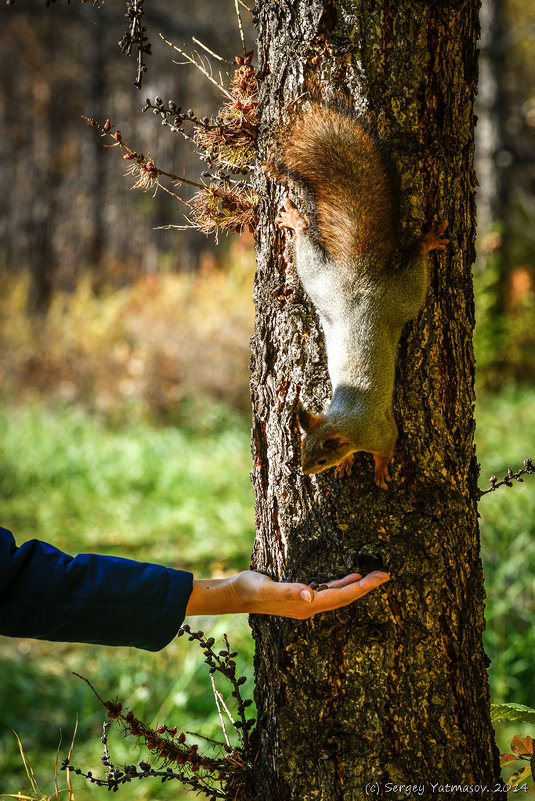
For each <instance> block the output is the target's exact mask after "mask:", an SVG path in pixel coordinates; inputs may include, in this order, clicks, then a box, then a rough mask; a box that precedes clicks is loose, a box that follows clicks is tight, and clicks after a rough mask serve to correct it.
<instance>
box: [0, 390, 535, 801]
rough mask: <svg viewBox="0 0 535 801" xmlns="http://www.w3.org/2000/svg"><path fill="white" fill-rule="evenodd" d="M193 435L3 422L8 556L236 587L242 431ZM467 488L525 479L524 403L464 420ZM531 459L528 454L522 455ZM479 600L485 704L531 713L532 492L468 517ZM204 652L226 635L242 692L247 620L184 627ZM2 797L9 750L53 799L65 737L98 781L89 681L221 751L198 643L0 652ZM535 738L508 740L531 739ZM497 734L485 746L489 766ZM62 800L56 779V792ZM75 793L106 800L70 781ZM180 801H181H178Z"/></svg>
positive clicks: (93, 424)
mask: <svg viewBox="0 0 535 801" xmlns="http://www.w3.org/2000/svg"><path fill="white" fill-rule="evenodd" d="M201 417H202V419H203V421H204V422H203V425H202V426H199V425H196V424H193V423H192V422H191V421H189V423H188V421H182V424H181V427H180V428H172V427H166V428H163V427H162V428H155V427H151V426H150V425H148V424H143V423H140V422H139V420H137V419H136V421H135V423H133V424H129V423H128V420H127V419H125V420H124V421H123V422H122V424H121V425H120V426H115V427H110V426H109V425H107V424H106V423H105V422H104V421H102V420H99V419H98V418H95V417H91V416H89V415H87V414H86V413H84V412H82V411H80V410H78V409H75V408H69V407H67V406H56V407H54V408H47V407H45V406H44V405H34V406H23V407H21V408H17V409H15V407H14V406H13V405H12V404H11V405H10V404H7V403H5V404H4V405H3V406H0V498H1V512H2V514H1V519H2V525H4V526H6V527H8V528H11V529H12V530H13V532H14V533H15V536H16V538H17V541H18V542H23V541H24V540H26V539H29V538H32V537H37V538H40V539H44V540H47V541H50V542H52V543H53V544H54V545H57V546H58V547H60V548H62V549H63V550H65V551H67V552H71V553H79V552H84V551H92V552H101V553H108V554H109V553H112V554H116V555H119V556H128V557H132V558H135V559H147V560H151V561H157V562H161V563H164V564H168V565H172V566H176V567H184V568H186V569H191V570H192V571H193V572H194V573H195V574H196V575H198V576H208V575H213V574H219V575H220V574H221V573H223V572H224V571H226V572H235V571H236V570H238V569H241V568H244V567H246V566H247V564H248V560H249V554H250V551H251V547H252V542H253V511H252V510H253V502H252V492H251V488H250V484H249V476H248V474H249V470H250V446H249V424H248V422H247V421H243V420H242V419H240V418H236V417H232V416H229V414H228V413H227V412H225V411H224V410H222V409H217V408H215V407H214V408H212V409H210V410H209V411H207V412H206V414H203V415H201ZM477 419H478V428H477V454H478V458H479V461H480V462H481V464H482V473H481V480H480V485H481V486H482V487H483V486H486V485H487V481H488V477H489V476H490V475H493V474H496V475H497V476H498V477H501V476H502V475H504V474H505V472H506V470H507V467H509V466H512V467H514V468H515V469H516V468H517V467H520V466H521V465H522V460H523V459H524V458H526V457H527V456H532V457H533V458H535V452H534V451H533V450H532V452H531V453H530V451H529V449H530V446H533V445H535V390H534V389H531V390H524V391H513V390H510V391H507V392H504V393H502V394H501V395H500V396H499V397H493V398H492V397H485V396H483V397H482V398H481V399H480V401H479V402H478V406H477ZM534 450H535V449H534ZM480 511H481V541H482V555H483V561H484V568H485V575H486V586H487V598H488V601H487V619H488V626H487V632H486V649H487V651H488V653H489V654H490V656H491V658H492V664H491V668H490V677H491V682H492V695H493V700H495V701H516V702H518V703H524V704H527V705H529V706H535V695H534V693H535V679H534V671H533V653H534V650H535V649H534V645H535V624H534V620H535V603H534V596H533V576H534V575H535V536H534V535H535V476H532V477H528V478H527V479H526V481H525V482H524V484H515V486H514V487H512V488H507V487H503V488H502V489H500V490H499V491H497V492H495V493H493V494H489V495H487V496H485V497H484V498H483V499H482V501H481V505H480ZM196 622H198V625H199V627H201V628H203V629H204V630H205V631H207V630H210V632H211V633H212V634H213V635H214V636H216V635H217V636H221V635H222V633H223V632H225V631H226V632H228V634H229V636H230V638H231V644H232V645H233V646H235V647H236V649H237V650H238V649H239V650H240V657H239V659H240V660H241V665H242V670H243V672H244V673H245V675H247V676H248V677H249V683H248V684H246V685H245V686H246V687H249V688H251V689H252V681H251V674H252V643H251V639H250V635H249V631H248V626H247V621H246V619H245V616H235V617H232V618H230V617H223V618H220V619H218V620H217V621H214V619H208V618H205V619H203V620H200V621H194V622H193V624H192V625H194V626H195V623H196ZM0 643H1V646H2V651H1V657H0V698H1V704H0V793H1V792H17V791H18V790H19V789H21V787H22V786H23V785H25V786H26V787H27V786H28V782H27V780H26V778H25V773H24V768H23V766H22V762H21V759H20V755H19V751H18V746H17V742H16V739H15V737H14V736H13V734H12V733H11V731H10V727H11V728H13V729H15V730H16V731H17V732H18V734H19V736H20V737H21V740H22V742H23V746H24V749H25V752H26V754H27V756H28V757H29V759H30V761H31V763H32V767H33V769H34V771H35V773H36V776H37V778H38V779H39V781H40V784H41V786H42V789H43V790H44V791H46V792H48V793H52V792H53V790H54V777H53V773H54V763H55V758H56V748H57V745H58V740H59V732H60V730H61V732H62V736H63V745H62V748H61V759H62V758H63V757H64V756H65V755H66V753H67V751H68V747H69V743H70V739H71V736H72V731H73V728H74V725H75V721H76V719H77V718H78V720H79V732H78V735H77V741H76V746H75V750H74V758H73V762H74V763H75V764H78V765H79V766H81V767H82V766H83V767H84V768H86V769H87V768H89V769H93V770H94V771H95V773H97V772H98V773H99V775H101V769H100V765H99V755H100V753H101V744H100V741H99V738H100V734H101V726H102V721H103V720H104V714H103V711H102V710H101V708H100V706H99V704H98V702H97V701H96V699H95V698H94V696H93V694H92V693H91V691H90V689H89V688H88V687H87V686H86V685H85V683H83V682H82V681H80V679H78V678H76V677H75V676H73V675H72V671H76V672H79V673H82V675H84V676H87V678H89V679H90V680H91V681H92V682H93V683H94V684H95V686H96V687H97V689H98V690H99V692H100V694H101V695H102V696H103V697H104V698H115V697H118V698H119V699H120V700H122V701H123V702H124V703H125V704H126V705H127V706H128V707H130V708H132V709H134V711H135V713H136V714H137V715H138V716H139V717H141V718H142V719H145V720H146V721H147V722H148V723H162V722H165V723H167V724H168V725H173V724H176V725H177V726H178V727H179V728H180V729H184V728H187V729H190V730H193V731H199V732H200V733H202V734H204V735H206V736H209V737H210V736H213V737H216V738H219V734H220V732H219V722H218V718H217V714H216V711H215V705H214V702H213V698H212V693H211V689H210V683H209V678H208V673H207V671H206V669H205V667H204V663H203V657H202V654H201V653H200V651H199V650H198V648H197V647H196V644H195V643H188V642H187V641H186V640H184V639H182V640H179V641H177V642H174V643H171V644H170V645H169V646H168V647H167V648H166V649H164V650H163V651H161V652H160V653H157V654H151V653H148V652H142V651H136V650H134V649H123V648H116V649H114V648H103V647H97V646H85V645H71V644H51V643H45V642H37V641H30V640H21V641H18V640H11V639H8V638H1V639H0ZM533 728H534V727H528V726H522V729H521V730H519V731H515V732H513V733H519V734H522V735H526V734H529V735H531V736H534V735H535V731H533ZM507 738H509V739H510V736H509V730H503V732H502V730H501V729H500V730H498V745H499V747H500V750H502V751H503V750H506V749H507V747H508V739H507ZM110 742H111V753H112V756H113V757H114V758H115V760H116V762H117V763H118V764H121V763H125V762H126V763H133V762H136V761H139V760H140V759H143V758H144V756H145V755H144V753H143V752H142V751H140V750H136V748H135V747H134V746H133V745H132V743H131V742H130V741H129V740H124V739H123V738H122V736H121V735H120V733H119V732H118V731H117V732H116V734H115V735H112V737H111V738H110ZM61 786H65V783H64V781H63V777H62V775H60V787H61ZM75 787H79V788H82V789H81V790H80V791H78V792H77V793H76V798H77V799H79V798H80V797H82V796H83V795H85V794H86V793H87V794H89V795H90V796H91V797H92V798H93V799H97V798H99V799H100V798H103V797H104V792H105V791H104V790H99V789H95V788H91V787H90V786H89V785H87V783H86V782H84V781H83V780H81V779H78V780H77V781H75ZM123 794H126V796H127V797H128V799H129V801H131V800H132V801H136V799H147V798H158V799H162V800H163V799H166V798H173V799H176V800H177V801H181V799H183V798H186V796H185V795H184V794H183V792H182V790H181V788H179V786H178V785H171V784H169V785H160V784H159V783H158V782H156V783H152V782H149V781H145V782H137V783H134V784H133V785H130V786H129V789H128V790H124V791H123ZM191 797H192V796H191V795H190V796H188V798H191Z"/></svg>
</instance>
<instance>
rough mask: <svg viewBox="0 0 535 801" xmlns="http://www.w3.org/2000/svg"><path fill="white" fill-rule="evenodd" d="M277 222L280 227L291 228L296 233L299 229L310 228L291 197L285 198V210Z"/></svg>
mask: <svg viewBox="0 0 535 801" xmlns="http://www.w3.org/2000/svg"><path fill="white" fill-rule="evenodd" d="M275 222H276V223H277V225H278V226H279V228H291V230H292V231H295V233H296V234H297V233H299V231H306V230H307V228H308V222H307V221H306V219H305V218H304V217H302V216H301V214H299V212H298V211H297V209H296V208H295V206H294V204H293V203H292V201H291V200H290V198H289V197H285V198H284V203H283V211H281V212H280V214H279V216H278V217H277V219H276V220H275Z"/></svg>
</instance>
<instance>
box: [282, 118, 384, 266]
mask: <svg viewBox="0 0 535 801" xmlns="http://www.w3.org/2000/svg"><path fill="white" fill-rule="evenodd" d="M279 158H280V160H277V163H276V164H275V165H273V166H274V168H275V169H274V173H275V175H279V176H280V175H281V174H283V175H286V176H287V177H289V178H291V179H293V180H295V181H296V182H297V183H304V184H305V185H306V187H307V188H308V189H309V190H310V191H311V192H312V194H313V196H314V200H315V205H316V214H317V220H316V224H317V230H318V237H319V240H320V242H321V244H322V246H323V247H324V248H325V250H326V251H327V252H328V253H329V254H330V255H331V257H332V258H334V259H335V260H341V259H348V258H351V257H354V256H355V255H356V254H359V253H360V254H363V253H369V254H370V255H371V256H372V257H373V256H374V255H381V257H382V258H383V259H385V258H386V259H387V258H388V255H389V254H390V253H391V252H393V251H394V249H395V248H396V245H397V233H398V229H397V203H396V202H395V193H394V191H393V189H392V182H391V179H390V177H389V174H388V171H387V169H386V166H385V163H384V159H383V157H382V154H381V150H380V147H379V144H378V142H377V141H376V140H375V139H374V137H373V136H372V135H371V134H370V133H369V132H368V130H367V128H366V125H365V124H364V123H362V122H361V121H360V120H358V119H355V118H351V117H350V116H348V115H346V114H343V113H340V112H339V111H337V110H336V109H332V108H328V107H323V106H320V105H318V104H313V105H312V107H311V109H310V110H303V111H301V112H300V113H299V115H298V116H297V117H296V118H295V120H294V121H292V123H291V124H290V126H288V127H286V128H285V130H284V133H283V134H282V135H281V136H280V137H279Z"/></svg>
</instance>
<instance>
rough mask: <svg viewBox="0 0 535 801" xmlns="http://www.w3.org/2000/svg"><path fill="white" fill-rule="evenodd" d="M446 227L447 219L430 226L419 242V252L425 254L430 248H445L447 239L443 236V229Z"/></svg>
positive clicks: (447, 242)
mask: <svg viewBox="0 0 535 801" xmlns="http://www.w3.org/2000/svg"><path fill="white" fill-rule="evenodd" d="M447 227H448V221H447V220H443V221H442V222H441V223H440V225H437V227H436V228H432V229H431V231H428V232H427V233H426V234H425V235H424V236H423V238H422V241H421V243H420V253H421V254H422V255H423V256H426V255H427V254H428V253H430V252H431V251H432V250H446V245H448V244H449V241H450V240H449V239H448V238H447V237H445V236H444V231H445V230H446V228H447Z"/></svg>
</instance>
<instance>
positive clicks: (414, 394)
mask: <svg viewBox="0 0 535 801" xmlns="http://www.w3.org/2000/svg"><path fill="white" fill-rule="evenodd" d="M478 6H479V3H478V0H464V2H463V0H458V1H457V2H455V1H454V0H451V2H444V3H440V4H438V3H437V4H435V3H426V2H417V0H411V2H408V3H399V4H398V3H393V2H389V0H384V1H383V2H379V0H373V2H372V0H351V2H350V0H297V2H290V0H277V2H275V0H268V1H266V2H261V3H258V4H257V9H256V23H257V26H258V30H259V45H258V48H259V65H260V74H261V86H262V131H263V144H264V146H267V145H268V143H269V140H270V132H271V131H273V129H274V127H275V126H276V124H277V121H278V120H279V119H280V118H281V115H282V114H283V113H284V114H291V113H292V107H291V106H288V104H289V103H291V102H293V101H295V100H296V99H297V98H299V97H300V96H301V95H302V94H303V93H304V92H307V91H312V92H313V93H314V95H316V96H317V95H318V93H319V94H321V95H322V96H323V97H324V98H325V99H328V100H330V99H338V100H339V99H342V98H347V99H348V100H349V102H350V104H352V105H354V106H355V107H356V108H357V109H359V110H360V111H362V112H364V113H365V114H367V115H368V117H369V118H370V119H372V120H373V121H374V123H375V124H376V126H377V128H378V130H379V132H380V135H381V137H382V138H383V139H384V140H385V141H386V142H387V145H388V148H389V150H390V152H391V154H392V158H393V160H394V162H395V164H396V165H397V169H398V172H399V179H400V187H401V216H402V226H403V237H404V240H405V244H406V245H409V243H410V242H414V240H415V239H416V238H417V237H418V236H421V234H422V232H423V231H424V230H426V229H427V228H428V227H429V226H430V225H431V224H432V223H437V222H438V221H439V220H440V219H448V220H449V234H450V238H451V245H450V248H449V251H448V253H447V254H445V255H442V256H440V257H434V258H433V259H432V265H431V286H430V291H429V294H428V298H427V303H426V306H425V308H424V310H423V311H422V313H421V314H420V315H419V317H418V318H417V320H415V321H414V322H413V323H411V324H409V325H408V326H407V327H406V329H405V332H404V336H403V338H402V341H401V345H400V352H399V360H398V369H397V378H396V390H395V416H396V420H397V424H398V428H399V432H400V434H399V439H398V443H397V446H396V451H395V455H394V463H393V480H392V482H391V484H390V488H389V490H388V491H387V492H384V491H382V490H380V489H378V488H377V487H376V486H375V484H374V483H373V470H372V462H371V457H370V456H369V455H360V456H359V457H358V459H357V460H356V463H355V464H356V466H355V468H354V470H353V475H352V476H351V478H345V479H343V480H336V479H335V478H334V476H333V471H332V470H329V471H326V472H325V473H321V474H319V475H317V476H316V477H306V476H303V475H302V474H301V472H300V469H299V433H298V428H297V422H296V407H297V403H298V400H301V401H302V402H303V403H304V405H305V406H306V407H307V408H309V409H312V410H313V411H317V410H319V409H321V407H322V406H323V405H324V404H325V403H326V402H328V399H329V392H330V386H329V382H328V378H327V373H326V365H325V358H324V349H323V344H322V336H321V332H320V330H319V327H318V321H317V319H316V316H315V314H314V310H313V308H312V307H311V305H310V303H309V302H308V300H307V298H306V296H305V295H304V293H303V291H302V289H301V287H300V285H299V281H298V279H297V277H296V276H295V273H294V272H293V271H292V268H291V266H289V265H288V264H287V262H286V261H285V259H284V258H283V244H282V241H281V238H280V236H279V235H278V233H277V231H276V228H275V226H274V217H275V215H276V211H277V209H278V207H279V206H280V201H281V198H282V195H283V191H282V189H281V188H280V187H278V186H276V185H275V184H273V183H270V182H269V181H267V180H266V179H265V177H263V176H260V178H259V183H260V189H261V197H262V207H261V224H260V229H259V240H258V272H257V278H256V285H255V295H256V306H257V318H256V329H255V334H254V337H253V357H252V395H253V407H254V428H253V451H254V467H253V483H254V486H255V490H256V499H257V500H256V504H257V507H256V511H257V531H258V534H257V539H256V542H255V548H254V553H253V559H252V563H253V567H254V568H255V569H257V570H261V571H263V572H265V573H268V574H269V575H271V576H272V577H273V578H276V579H284V580H290V581H292V580H301V581H307V582H308V581H312V580H327V579H330V578H335V577H339V576H341V575H344V574H345V573H347V572H349V571H351V570H352V569H353V568H354V567H355V565H356V564H357V563H358V561H359V556H360V555H362V554H370V553H371V554H374V555H379V556H380V557H382V558H383V560H384V562H385V563H386V564H387V565H388V566H389V568H390V569H391V573H392V580H391V582H390V583H389V584H388V585H386V587H385V588H381V589H380V590H378V591H376V592H375V593H373V594H372V595H370V596H368V597H367V598H366V599H364V600H362V601H360V602H357V603H356V604H354V605H353V606H352V607H350V608H347V609H345V610H342V611H337V612H331V613H327V614H324V615H321V616H318V617H317V618H315V619H312V620H310V621H307V622H303V623H299V622H291V621H288V620H282V619H269V618H267V617H266V618H264V617H254V618H253V619H252V628H253V634H254V637H255V640H256V659H255V661H256V679H257V705H258V730H257V738H258V741H257V745H258V748H259V756H258V761H257V763H256V777H257V798H258V799H262V801H264V800H265V801H267V800H268V799H269V801H283V799H284V801H290V800H291V801H309V800H310V801H311V800H312V799H314V801H335V799H344V801H349V799H352V800H355V801H356V799H361V798H365V797H366V795H367V790H366V788H367V787H368V790H369V789H370V787H371V786H372V785H373V784H374V783H377V785H378V787H377V788H375V789H376V792H377V789H378V794H379V797H383V796H386V797H391V798H392V797H398V796H397V794H396V793H393V792H390V793H388V792H387V790H388V787H387V785H386V783H387V782H394V783H396V784H425V785H426V795H427V793H429V794H431V783H437V784H438V785H439V787H440V785H446V784H447V783H449V784H450V785H451V784H458V783H462V784H464V785H477V784H483V785H485V784H486V785H488V786H489V787H490V788H493V785H494V781H495V780H498V778H499V767H498V762H497V750H496V748H495V745H494V743H493V731H492V727H491V724H490V719H489V693H488V685H487V676H486V662H487V660H486V656H485V654H484V651H483V646H482V631H483V628H484V618H483V599H484V589H483V576H482V570H481V562H480V558H479V536H478V526H477V494H478V492H477V474H478V467H477V463H476V459H475V455H474V447H473V431H474V423H473V414H472V412H473V401H474V391H473V376H474V364H473V353H472V329H473V324H474V310H473V298H472V283H471V274H470V270H471V265H472V262H473V260H474V183H475V180H474V172H473V165H472V162H473V144H474V143H473V131H474V118H473V100H474V93H475V86H476V79H477V58H476V38H477V35H478V14H477V12H478ZM283 109H286V110H283ZM333 192H336V187H333ZM439 787H437V788H435V793H434V795H435V797H444V798H445V797H447V798H466V792H464V791H462V790H459V789H455V790H453V791H448V790H444V793H443V795H441V793H440V790H439ZM495 795H499V794H495ZM399 797H401V795H399ZM480 797H482V796H480Z"/></svg>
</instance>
